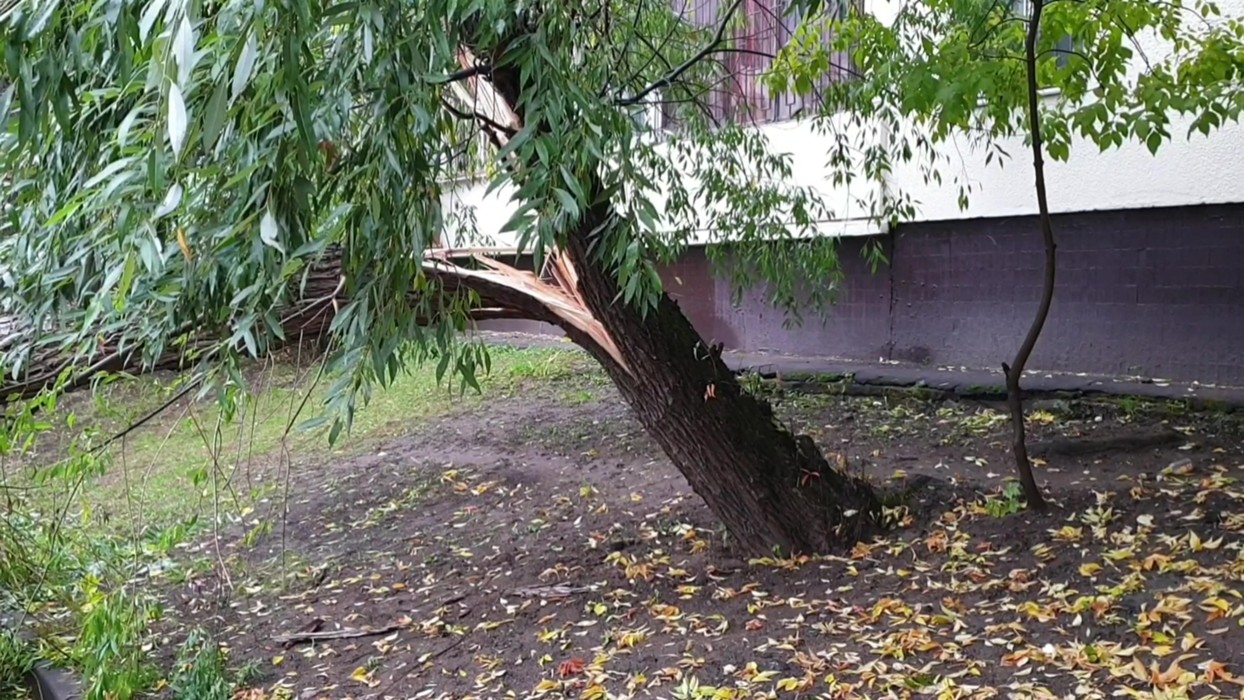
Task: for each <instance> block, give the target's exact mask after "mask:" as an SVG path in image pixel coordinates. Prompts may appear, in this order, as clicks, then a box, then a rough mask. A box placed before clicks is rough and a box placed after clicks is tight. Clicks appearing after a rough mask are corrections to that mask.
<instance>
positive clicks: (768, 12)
mask: <svg viewBox="0 0 1244 700" xmlns="http://www.w3.org/2000/svg"><path fill="white" fill-rule="evenodd" d="M788 1H789V0H743V3H742V5H741V6H740V8H739V10H738V11H739V13H740V14H741V15H742V18H741V19H742V21H741V25H742V26H741V27H740V28H739V29H738V30H737V31H735V32H734V33H733V35H732V36H731V39H730V41H731V44H730V47H729V49H730V50H728V51H723V52H721V53H719V54H717V55H716V57H715V60H717V61H718V62H719V63H720V64H721V67H722V69H723V70H722V74H723V75H722V78H721V79H720V80H719V81H717V82H716V83H715V84H714V85H712V86H711V88H710V90H709V92H708V94H707V95H705V96H704V97H702V98H701V99H702V100H703V101H704V102H705V103H706V105H707V107H708V110H709V112H710V114H711V116H712V118H713V119H714V120H716V121H717V122H719V123H736V124H749V125H750V124H764V123H773V122H781V121H788V120H790V119H794V118H796V117H798V116H799V115H800V114H801V113H803V112H805V111H807V112H811V111H813V110H815V109H817V104H816V99H815V95H813V96H812V97H809V98H802V97H798V96H796V95H793V94H787V95H774V94H770V91H769V89H768V87H767V86H765V85H764V83H763V81H762V78H763V76H764V74H765V73H766V72H767V71H768V70H769V67H770V66H771V65H772V62H773V57H774V56H776V55H777V53H778V52H779V51H780V50H781V49H782V48H783V47H784V46H786V44H787V43H788V42H789V41H790V40H791V37H792V36H793V35H794V32H795V30H796V28H797V27H798V26H799V18H798V17H797V16H793V15H792V16H787V15H786V14H785V10H786V7H787V5H786V3H787V2H788ZM673 2H674V9H675V11H676V12H679V13H680V14H681V16H682V17H683V18H684V20H685V21H688V22H691V23H694V24H696V25H699V26H702V27H715V26H717V22H718V21H719V18H720V16H721V13H722V12H723V11H724V10H725V8H727V7H729V4H728V2H729V0H673ZM838 2H839V5H838V8H839V9H840V11H841V12H842V13H843V14H845V13H846V11H847V10H848V9H849V8H850V7H851V5H848V4H847V3H848V2H850V3H854V4H855V6H856V7H859V8H861V9H862V0H838ZM828 38H829V37H828V36H827V37H826V39H827V40H828ZM849 61H850V57H849V56H847V55H845V54H844V55H842V56H839V57H837V58H836V59H835V60H834V61H833V64H834V66H835V68H834V69H833V70H831V71H830V72H829V74H827V75H825V76H823V77H822V78H821V84H820V85H818V87H827V86H828V85H830V84H833V83H836V82H839V81H842V80H845V79H847V78H848V77H849V76H850V75H852V74H853V73H854V71H853V70H852V68H851V67H850V65H849ZM664 122H665V125H666V126H667V127H668V128H676V124H675V123H674V122H675V119H674V117H673V110H665V117H664Z"/></svg>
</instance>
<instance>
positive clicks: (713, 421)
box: [460, 30, 881, 555]
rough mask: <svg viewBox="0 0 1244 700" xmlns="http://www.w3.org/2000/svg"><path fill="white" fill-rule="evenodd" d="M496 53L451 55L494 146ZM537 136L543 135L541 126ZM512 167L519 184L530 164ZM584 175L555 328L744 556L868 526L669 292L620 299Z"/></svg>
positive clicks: (514, 91)
mask: <svg viewBox="0 0 1244 700" xmlns="http://www.w3.org/2000/svg"><path fill="white" fill-rule="evenodd" d="M520 31H521V30H520ZM467 33H468V34H470V32H467ZM501 46H502V48H499V49H496V50H495V51H493V52H490V53H494V54H497V55H490V56H487V57H486V58H484V59H483V60H482V61H481V59H480V58H479V57H476V56H475V55H474V54H475V49H474V48H471V47H464V50H463V51H462V52H461V55H460V60H461V61H462V62H463V67H464V68H468V67H471V66H474V65H477V63H481V62H482V63H483V64H486V65H488V66H489V68H488V69H487V70H486V71H483V72H482V73H481V72H480V71H478V70H476V71H475V74H474V75H472V77H470V78H469V79H468V81H469V84H470V86H471V89H472V90H474V91H480V90H484V89H486V90H487V92H488V93H490V96H489V98H488V99H485V100H480V99H475V100H471V99H469V97H470V95H468V100H467V103H468V104H474V105H479V104H485V103H486V104H489V105H492V106H493V108H494V109H497V111H496V112H494V113H492V114H489V115H481V114H478V113H476V114H477V118H478V119H479V120H480V121H481V127H482V128H484V129H485V130H487V131H489V132H490V133H491V135H492V138H493V140H494V142H495V143H497V144H498V145H500V144H502V143H504V142H505V141H507V140H508V139H509V138H510V137H512V136H513V134H515V133H517V131H518V129H520V128H522V126H523V124H524V123H525V122H526V121H527V119H526V115H525V114H524V110H523V107H522V105H523V104H524V102H525V100H523V99H522V95H521V94H520V93H521V91H522V90H523V89H524V84H525V83H524V81H523V80H521V79H520V76H519V73H518V71H517V69H515V68H514V67H513V66H512V65H507V66H505V67H504V68H503V67H502V65H504V61H501V60H498V59H499V58H500V54H501V53H503V52H504V50H505V49H504V46H506V43H505V42H502V45H501ZM484 73H486V74H487V77H486V78H484V75H483V74H484ZM477 95H478V92H477ZM502 106H503V108H499V107H502ZM472 109H475V108H474V107H472ZM537 128H538V129H539V130H541V131H546V130H547V125H537ZM514 155H515V154H513V153H511V157H514ZM532 157H534V156H532ZM514 165H515V166H516V167H515V173H516V174H517V175H518V177H519V178H521V177H522V172H523V171H525V170H528V169H532V168H537V167H539V163H536V162H531V163H521V162H520V163H515V164H514ZM587 179H588V181H587V182H584V183H581V184H583V185H584V187H583V189H584V190H585V191H586V192H587V195H588V196H587V197H586V198H585V202H584V204H585V205H586V207H585V211H584V212H583V215H582V217H581V220H579V221H578V222H577V224H576V225H575V226H574V228H573V230H568V231H563V232H562V236H561V238H562V239H563V242H562V248H561V250H558V251H555V255H554V257H555V258H564V260H563V262H564V263H566V264H565V265H562V266H561V271H560V274H559V275H558V273H557V272H555V275H557V276H560V282H561V285H562V289H563V290H564V291H566V292H567V294H568V296H569V297H571V298H572V301H573V303H574V305H575V306H577V307H579V309H578V311H581V312H582V313H571V312H564V311H561V310H556V311H555V313H554V314H553V316H554V317H556V318H558V319H560V321H555V322H557V323H558V325H560V326H561V327H562V328H563V329H564V330H565V331H566V334H567V335H568V336H569V337H570V338H571V339H572V340H574V341H575V342H576V343H577V344H579V345H580V346H582V347H584V348H585V349H586V350H587V351H588V352H589V353H591V354H592V355H593V356H594V357H595V358H596V359H597V360H598V361H599V362H600V363H601V364H602V365H603V366H604V368H605V370H606V372H608V374H609V376H610V377H611V378H612V379H613V382H614V384H615V385H616V386H617V388H618V391H619V392H620V393H621V394H622V397H623V398H624V399H625V400H626V402H627V403H628V404H629V405H630V407H631V408H632V409H633V410H634V412H635V415H636V416H637V417H638V419H639V422H640V423H641V424H642V425H643V426H644V428H645V429H646V430H647V431H648V433H649V434H650V435H651V436H652V437H653V438H654V439H655V440H656V441H657V443H658V444H659V445H660V446H661V448H662V449H663V450H664V451H665V454H666V456H668V457H669V459H670V461H671V462H673V464H674V466H675V467H677V468H678V470H679V471H680V472H682V474H683V476H685V477H686V479H687V481H688V482H689V484H690V485H691V488H692V490H694V491H695V492H696V494H698V495H699V496H700V497H701V498H703V499H704V501H705V503H706V504H707V505H708V507H709V508H710V509H711V510H712V511H713V513H714V514H715V515H716V516H717V517H718V518H720V519H721V521H722V523H723V524H724V525H725V526H726V528H727V529H728V531H729V532H730V534H731V535H732V536H733V538H734V540H735V543H736V545H737V546H738V547H739V548H740V549H741V550H743V551H744V552H746V553H749V554H753V555H764V554H768V553H772V552H774V550H775V549H777V550H780V552H781V553H783V554H786V555H790V554H812V553H816V552H822V551H826V550H829V549H832V548H835V547H838V546H841V545H843V544H847V543H853V542H855V541H856V540H857V539H858V538H859V537H861V536H863V535H864V534H865V533H867V532H868V531H870V530H871V529H873V528H874V527H875V526H876V525H878V524H879V522H880V511H881V507H880V503H879V501H878V499H877V497H876V495H875V494H874V493H873V490H872V489H871V488H870V487H869V485H868V484H867V483H865V482H864V481H862V480H860V479H858V478H854V477H851V476H849V475H847V474H844V473H842V472H840V471H838V470H836V469H834V468H833V467H831V466H830V465H829V463H828V462H827V461H826V460H825V458H824V457H823V456H822V455H821V453H820V451H819V450H818V449H817V448H816V445H815V444H814V443H813V442H812V440H811V438H808V437H807V436H796V435H794V434H792V433H791V432H790V431H789V430H788V429H787V428H786V427H785V426H783V425H782V424H781V423H780V422H779V421H778V420H777V419H776V418H775V417H774V415H773V412H772V409H771V408H770V407H769V405H768V404H767V403H766V402H764V401H762V400H760V399H758V398H756V397H753V396H750V395H748V394H747V393H746V392H745V391H743V389H742V387H740V386H739V383H738V382H737V381H736V379H735V378H734V375H733V374H732V373H731V372H730V370H729V368H728V367H726V365H725V363H724V362H722V360H721V356H720V351H719V350H716V349H713V348H711V347H710V346H709V345H708V343H706V342H704V339H703V338H701V337H700V334H699V333H698V332H696V330H695V328H693V327H692V325H691V323H690V321H688V320H687V317H686V316H684V315H683V313H682V311H681V310H680V309H679V308H678V305H677V304H675V303H674V301H673V300H672V299H670V298H669V296H668V295H666V294H664V293H662V294H661V296H660V300H659V302H658V304H657V306H656V308H655V309H653V310H650V311H649V312H648V313H647V314H646V315H641V314H640V310H639V309H638V308H637V307H636V306H634V305H631V304H627V303H624V302H621V301H619V300H620V299H622V295H621V294H620V293H619V291H620V289H619V286H618V282H617V278H616V276H615V275H614V274H613V272H612V271H611V270H610V269H608V268H607V267H606V265H605V263H604V262H603V261H602V260H601V259H600V257H599V253H598V252H597V253H594V252H593V251H601V250H605V249H608V246H607V245H594V244H596V243H599V241H596V240H594V237H596V236H602V235H608V234H607V233H602V232H604V231H607V228H608V226H609V223H610V220H611V218H612V216H613V208H612V203H611V202H610V201H609V198H608V197H607V196H605V195H604V194H603V191H604V187H603V183H602V182H601V181H600V180H599V178H598V177H597V176H595V175H589V176H588V178H587ZM588 203H591V204H590V205H588ZM554 267H555V268H557V267H558V265H554ZM544 307H545V308H546V309H552V305H550V304H545V305H544ZM533 315H534V314H533ZM584 317H586V319H585V318H584Z"/></svg>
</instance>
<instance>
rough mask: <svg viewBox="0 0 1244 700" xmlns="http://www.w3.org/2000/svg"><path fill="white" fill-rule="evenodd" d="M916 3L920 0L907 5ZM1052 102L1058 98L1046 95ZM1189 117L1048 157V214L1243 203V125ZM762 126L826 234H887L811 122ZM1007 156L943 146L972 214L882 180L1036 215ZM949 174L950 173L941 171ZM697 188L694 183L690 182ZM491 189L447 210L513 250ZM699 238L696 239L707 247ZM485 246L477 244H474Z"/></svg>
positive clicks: (931, 216) (941, 189)
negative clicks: (1106, 147)
mask: <svg viewBox="0 0 1244 700" xmlns="http://www.w3.org/2000/svg"><path fill="white" fill-rule="evenodd" d="M903 1H904V0H870V3H869V5H868V6H869V8H870V9H871V10H872V11H873V12H874V13H875V14H876V15H878V16H879V17H882V18H883V19H884V18H887V17H893V16H894V13H896V12H897V11H898V8H899V6H900V5H901V3H902V2H903ZM907 1H918V0H907ZM1220 6H1221V7H1222V10H1223V13H1224V14H1225V15H1236V16H1238V15H1244V0H1221V2H1220ZM1141 40H1142V42H1143V45H1144V48H1145V50H1146V54H1147V55H1148V56H1149V57H1150V58H1151V59H1158V58H1159V57H1160V56H1161V55H1162V54H1163V53H1164V51H1165V48H1164V46H1163V45H1162V42H1161V41H1160V40H1159V39H1157V38H1156V37H1153V36H1149V37H1141ZM1046 99H1054V98H1053V97H1047V98H1046ZM1189 122H1190V120H1188V119H1183V120H1174V121H1173V123H1172V127H1171V134H1172V136H1173V139H1172V140H1171V141H1170V142H1168V143H1167V144H1165V145H1164V146H1163V147H1162V149H1161V150H1160V151H1159V152H1158V154H1157V156H1153V155H1151V154H1150V153H1149V151H1148V149H1146V148H1145V147H1144V146H1143V145H1141V144H1134V143H1130V142H1129V143H1126V144H1124V146H1123V147H1121V148H1118V149H1112V150H1110V151H1107V152H1105V153H1102V152H1100V151H1099V150H1098V149H1097V147H1096V146H1093V145H1092V144H1090V143H1088V142H1086V141H1084V140H1076V141H1074V142H1073V144H1072V150H1071V158H1070V159H1069V161H1068V162H1066V163H1055V162H1050V161H1048V160H1047V182H1048V186H1049V200H1050V206H1051V209H1052V210H1053V211H1054V212H1056V213H1067V212H1077V211H1094V210H1110V209H1132V208H1146V207H1166V206H1182V205H1196V204H1220V203H1232V202H1244V126H1241V125H1238V124H1229V125H1226V126H1224V127H1222V128H1221V129H1219V130H1218V131H1216V132H1213V133H1211V134H1210V135H1209V136H1208V137H1204V136H1201V135H1200V134H1199V133H1198V134H1196V135H1194V136H1192V137H1191V138H1186V137H1185V135H1186V134H1187V131H1188V124H1189ZM759 129H760V130H761V131H762V133H764V135H765V136H766V137H767V138H768V140H769V142H770V144H771V147H772V148H774V149H776V150H779V151H782V152H786V153H790V154H792V156H793V165H794V176H795V178H796V179H797V181H798V182H799V184H801V185H813V186H816V187H817V188H818V189H819V190H820V191H821V193H822V195H823V196H824V197H825V201H826V202H827V203H828V204H829V205H830V206H831V207H832V209H833V212H834V217H835V218H834V220H833V221H827V222H824V224H823V225H822V226H821V227H820V232H821V233H822V234H823V235H828V236H835V235H836V236H859V235H873V234H877V233H881V232H884V227H882V226H881V225H879V224H877V223H875V222H871V221H868V220H867V212H866V211H863V210H861V208H860V207H859V206H857V205H856V204H855V202H858V201H860V200H862V199H867V198H868V196H869V194H870V192H868V191H866V190H863V189H860V188H863V187H866V185H864V184H862V183H861V184H858V185H855V187H856V189H855V190H854V191H847V190H842V189H836V188H834V187H833V186H832V185H831V183H830V182H829V180H828V176H829V169H828V168H827V167H826V165H825V164H826V161H827V153H828V150H829V142H828V139H827V137H825V136H824V135H822V134H818V133H816V132H815V131H814V130H813V129H812V128H811V127H810V126H809V125H808V124H807V123H805V122H788V123H782V124H770V125H765V126H763V127H759ZM1002 145H1003V148H1004V149H1005V150H1006V151H1007V152H1008V153H1010V154H1011V156H1012V158H1011V160H1009V161H1007V162H1005V163H998V162H997V161H995V162H993V163H991V164H989V165H986V164H985V158H984V153H983V152H978V151H975V150H974V149H973V148H972V146H971V145H970V144H969V143H968V139H967V138H966V137H964V138H960V139H958V140H955V141H951V142H948V143H944V144H943V146H942V147H943V149H944V154H945V155H946V156H948V157H949V158H950V161H951V164H952V165H953V166H954V167H955V168H956V173H955V174H956V175H957V176H958V177H959V178H961V179H962V180H963V181H966V182H969V183H971V184H972V186H973V191H972V194H971V197H970V202H969V207H968V208H967V209H966V210H962V209H960V208H959V204H958V189H957V186H956V185H955V183H953V182H952V181H951V180H950V179H949V178H945V179H944V180H943V183H944V184H943V185H941V186H938V185H937V184H935V183H925V182H924V177H923V175H922V173H921V171H920V168H919V166H917V165H901V166H898V167H896V168H895V170H894V172H893V173H892V174H891V177H890V179H889V180H888V181H887V183H886V187H887V188H888V189H889V191H890V192H891V193H892V194H894V193H900V192H901V193H906V194H908V195H910V196H911V197H912V198H913V199H914V200H915V201H916V202H917V203H918V206H919V209H918V212H917V215H916V217H915V218H914V219H913V221H938V220H953V219H970V218H984V217H998V216H1022V215H1029V214H1035V213H1036V210H1037V209H1036V195H1035V193H1034V191H1033V175H1032V161H1031V152H1030V151H1029V150H1028V148H1027V147H1026V146H1025V145H1024V143H1023V140H1022V139H1020V138H1015V139H1011V140H1009V141H1007V142H1003V144H1002ZM942 170H943V175H944V176H946V175H949V174H950V173H949V170H948V168H947V167H943V168H942ZM689 184H693V183H689ZM485 189H486V184H484V183H479V184H463V185H460V186H458V187H456V188H453V189H451V190H450V191H449V192H448V193H447V194H446V195H445V198H444V201H445V204H446V205H447V206H465V207H472V208H473V209H474V212H475V217H476V221H477V228H478V232H479V233H480V235H481V236H482V237H483V238H484V239H485V242H486V244H488V245H497V246H506V247H509V246H513V245H514V243H515V241H514V238H513V235H512V234H501V233H500V229H501V227H502V226H503V225H504V223H505V222H506V220H507V219H508V218H509V216H510V214H511V212H512V211H513V210H514V206H513V204H511V203H510V202H509V198H510V196H511V191H510V190H509V189H507V188H503V189H501V190H500V191H498V192H495V193H493V194H492V195H489V196H487V197H485V196H484V190H485ZM702 240H703V237H700V240H698V241H696V242H702ZM476 244H479V243H476Z"/></svg>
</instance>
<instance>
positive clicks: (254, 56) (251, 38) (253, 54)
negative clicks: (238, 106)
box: [229, 30, 259, 102]
mask: <svg viewBox="0 0 1244 700" xmlns="http://www.w3.org/2000/svg"><path fill="white" fill-rule="evenodd" d="M258 58H259V40H258V39H257V38H256V36H255V32H254V31H253V30H252V31H248V32H246V41H244V42H243V43H242V52H241V53H239V54H238V60H237V63H236V64H234V67H233V80H232V82H231V84H230V90H229V101H230V102H233V101H234V100H236V99H238V97H239V96H240V95H241V94H242V91H243V90H245V89H246V84H247V83H248V82H249V81H250V79H251V73H252V72H253V71H254V70H255V62H256V61H257V60H258Z"/></svg>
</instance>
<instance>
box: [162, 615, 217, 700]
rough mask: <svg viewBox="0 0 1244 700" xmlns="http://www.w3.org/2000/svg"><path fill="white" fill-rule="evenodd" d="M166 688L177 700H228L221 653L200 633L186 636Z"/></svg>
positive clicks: (209, 638)
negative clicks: (168, 686) (173, 672)
mask: <svg viewBox="0 0 1244 700" xmlns="http://www.w3.org/2000/svg"><path fill="white" fill-rule="evenodd" d="M169 685H170V688H171V690H172V691H173V697H175V698H177V700H229V696H230V695H231V694H232V690H233V688H232V684H231V683H230V682H229V677H228V672H227V671H226V668H225V655H224V653H223V652H222V651H221V650H220V647H219V646H218V645H217V644H216V643H215V642H213V641H212V640H211V637H209V636H208V635H206V634H204V633H203V632H202V631H200V630H192V631H191V632H190V634H189V635H187V637H186V641H185V642H184V643H183V644H182V647H181V651H180V652H179V653H178V656H177V669H176V672H175V674H174V676H173V680H172V682H171V683H170V684H169Z"/></svg>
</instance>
